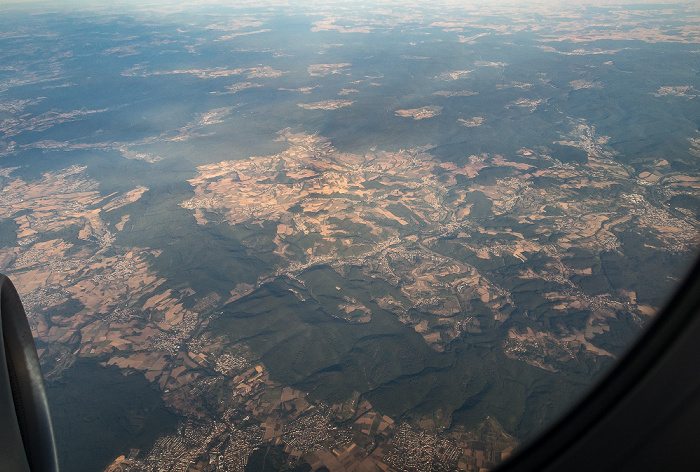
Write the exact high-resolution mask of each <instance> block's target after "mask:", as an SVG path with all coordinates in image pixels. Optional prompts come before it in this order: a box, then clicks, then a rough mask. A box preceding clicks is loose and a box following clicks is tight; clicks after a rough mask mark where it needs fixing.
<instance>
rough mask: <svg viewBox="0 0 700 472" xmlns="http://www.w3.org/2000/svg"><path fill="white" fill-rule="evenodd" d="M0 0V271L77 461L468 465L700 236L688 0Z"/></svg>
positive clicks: (531, 419) (656, 287)
mask: <svg viewBox="0 0 700 472" xmlns="http://www.w3.org/2000/svg"><path fill="white" fill-rule="evenodd" d="M25 8H27V7H22V6H17V5H14V6H13V5H3V6H0V12H2V14H1V15H0V271H2V272H3V273H6V274H7V275H8V276H10V277H11V278H12V280H13V282H14V284H15V285H16V286H17V288H18V290H19V292H20V295H21V297H22V300H23V302H24V305H25V308H26V310H27V313H28V316H29V319H30V324H31V326H32V330H33V333H34V335H35V341H36V344H37V348H38V352H39V356H40V360H41V362H42V368H43V371H44V374H45V377H46V380H47V385H48V393H49V400H50V403H51V406H52V409H53V413H54V422H55V423H56V425H55V426H56V435H57V439H58V444H59V455H60V458H61V461H62V465H63V466H64V468H67V469H69V470H74V471H97V472H100V471H112V472H117V471H120V472H121V471H123V472H126V471H142V470H143V471H151V470H166V471H188V472H189V471H195V470H196V471H201V472H209V471H220V470H226V471H244V470H297V471H310V470H333V471H342V470H357V471H376V470H385V471H386V470H393V471H415V470H421V471H424V470H425V471H428V470H435V471H442V470H445V471H447V470H470V471H472V470H473V471H476V470H480V469H482V468H484V469H488V468H491V467H493V466H494V465H495V464H496V463H498V462H499V461H500V460H502V459H503V458H504V457H507V456H508V455H510V454H511V453H512V452H513V450H514V449H515V448H516V447H517V445H518V444H519V443H520V442H522V441H523V440H525V439H528V438H531V437H533V436H534V435H536V434H537V432H538V431H539V430H540V429H541V428H542V427H543V426H544V425H546V424H547V423H548V422H550V421H552V420H553V419H555V418H556V417H557V415H558V414H560V413H561V412H562V411H563V410H565V409H566V408H567V407H568V406H569V405H570V404H571V403H572V402H573V401H574V400H575V399H576V398H577V396H579V395H580V394H582V393H583V392H585V391H586V389H587V388H588V386H589V385H590V384H591V382H593V381H595V380H596V379H597V378H599V376H600V375H602V374H603V373H604V371H605V369H606V368H607V367H609V366H611V365H612V364H613V363H614V362H615V360H616V359H618V358H619V356H620V355H622V354H623V353H624V351H625V349H626V348H627V346H629V344H630V343H631V342H632V341H633V339H634V338H635V336H636V335H637V334H638V333H639V332H640V330H641V329H642V328H643V327H644V326H646V325H648V324H649V322H650V321H651V320H652V319H653V316H654V314H655V313H656V312H657V311H658V310H659V309H660V308H661V307H662V306H663V304H664V302H665V300H666V299H667V297H668V296H669V294H670V293H671V292H672V290H673V288H674V286H675V285H676V284H677V283H678V282H679V281H680V280H681V278H682V277H683V274H684V271H685V270H686V268H687V267H688V265H689V264H690V263H691V262H692V260H693V259H694V257H696V255H697V251H698V243H699V242H700V238H699V235H700V233H699V229H700V221H699V220H698V218H699V215H700V165H699V164H698V163H699V162H700V161H699V158H700V131H699V129H700V107H698V103H699V102H698V100H700V79H699V76H698V70H697V67H696V64H697V63H698V61H697V58H698V55H699V54H700V26H698V25H700V12H699V11H698V7H697V6H695V5H693V4H690V3H689V4H678V5H669V4H664V5H654V4H633V5H632V4H630V5H622V6H615V7H604V6H593V5H586V4H584V5H576V6H573V5H565V6H564V5H560V6H558V7H556V8H555V7H553V6H550V7H547V6H545V4H537V5H522V6H521V5H519V4H517V3H516V4H513V5H506V4H504V5H500V4H499V5H498V7H497V8H496V7H489V6H486V4H485V3H484V4H483V5H480V4H474V5H467V6H464V5H457V6H455V5H450V4H440V5H435V6H430V7H428V6H426V5H424V4H421V3H418V2H415V3H414V2H405V3H404V4H402V5H400V6H398V5H395V4H386V5H383V4H376V5H375V4H372V5H371V6H369V5H361V4H348V5H336V6H320V5H316V4H314V5H306V6H297V7H292V6H287V5H278V4H275V3H270V4H269V5H268V4H265V5H259V4H257V3H253V2H250V3H245V2H243V3H240V4H237V6H235V7H233V6H221V5H215V4H213V3H212V4H208V3H205V2H202V3H201V4H197V5H196V6H195V5H189V4H188V5H187V6H182V5H177V4H173V5H171V6H164V7H162V8H158V7H155V6H147V5H140V4H139V5H137V4H133V5H132V4H123V5H113V6H109V7H89V6H85V5H80V6H60V7H59V6H56V5H52V4H37V5H36V8H32V11H31V12H28V11H26V10H25Z"/></svg>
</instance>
